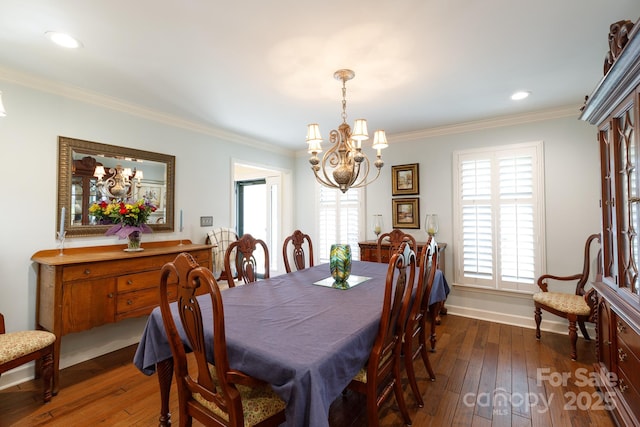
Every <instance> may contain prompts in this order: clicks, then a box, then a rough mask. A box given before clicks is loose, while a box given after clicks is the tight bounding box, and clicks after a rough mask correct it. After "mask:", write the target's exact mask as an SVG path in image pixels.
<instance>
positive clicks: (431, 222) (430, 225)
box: [424, 214, 438, 236]
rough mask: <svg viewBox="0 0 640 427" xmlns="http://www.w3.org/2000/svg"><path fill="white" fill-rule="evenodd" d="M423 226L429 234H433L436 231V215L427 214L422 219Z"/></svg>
mask: <svg viewBox="0 0 640 427" xmlns="http://www.w3.org/2000/svg"><path fill="white" fill-rule="evenodd" d="M424 228H425V230H426V231H427V234H428V235H429V236H435V235H436V234H437V233H438V215H437V214H427V216H426V218H425V219H424Z"/></svg>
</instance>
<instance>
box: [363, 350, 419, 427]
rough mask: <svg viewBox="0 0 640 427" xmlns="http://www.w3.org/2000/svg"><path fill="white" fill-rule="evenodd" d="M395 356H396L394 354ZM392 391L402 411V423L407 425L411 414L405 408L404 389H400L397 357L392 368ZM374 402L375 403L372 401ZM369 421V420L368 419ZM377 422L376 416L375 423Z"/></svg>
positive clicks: (400, 379)
mask: <svg viewBox="0 0 640 427" xmlns="http://www.w3.org/2000/svg"><path fill="white" fill-rule="evenodd" d="M396 357H397V356H396ZM393 376H394V377H395V378H394V381H393V391H394V393H395V395H396V401H397V402H398V406H399V407H400V412H401V413H402V418H403V419H404V423H405V425H407V426H410V425H411V416H410V415H409V409H408V408H407V403H406V402H405V400H404V391H403V390H402V382H401V381H402V378H401V376H400V360H399V359H397V360H396V363H395V366H394V368H393ZM374 404H375V403H374ZM369 422H371V420H369ZM377 422H378V420H377V418H376V423H377Z"/></svg>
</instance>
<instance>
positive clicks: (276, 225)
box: [233, 163, 291, 276]
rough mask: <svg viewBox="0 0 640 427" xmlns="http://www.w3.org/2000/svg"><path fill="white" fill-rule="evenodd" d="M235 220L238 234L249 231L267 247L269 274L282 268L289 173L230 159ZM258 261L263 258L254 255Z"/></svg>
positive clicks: (288, 216)
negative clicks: (232, 171) (232, 165)
mask: <svg viewBox="0 0 640 427" xmlns="http://www.w3.org/2000/svg"><path fill="white" fill-rule="evenodd" d="M233 170H234V176H233V181H234V186H235V188H234V190H235V191H234V195H235V209H234V210H235V212H234V216H235V220H236V221H235V222H236V228H237V231H238V235H243V234H246V233H249V234H251V235H252V236H253V237H255V238H257V239H262V240H264V241H265V243H266V244H267V247H268V248H269V263H270V268H269V270H270V275H272V276H273V275H277V274H281V273H283V272H284V262H283V260H282V254H281V252H282V251H281V245H282V241H283V240H282V239H283V237H282V230H283V229H288V228H290V224H291V221H290V218H291V216H290V214H289V213H287V212H289V211H290V207H289V208H287V206H288V204H287V202H286V200H287V196H286V194H287V193H286V191H287V190H286V188H287V187H288V186H287V184H286V182H288V180H289V176H290V174H287V173H286V172H283V171H279V170H274V169H268V168H265V167H261V166H255V165H247V164H244V163H234V168H233ZM256 261H257V262H258V265H262V264H263V263H264V260H261V259H256Z"/></svg>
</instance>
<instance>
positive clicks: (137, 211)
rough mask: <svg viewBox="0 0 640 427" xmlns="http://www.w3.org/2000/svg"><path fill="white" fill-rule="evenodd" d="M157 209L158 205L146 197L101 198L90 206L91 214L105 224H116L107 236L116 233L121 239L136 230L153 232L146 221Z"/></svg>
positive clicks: (108, 231)
mask: <svg viewBox="0 0 640 427" xmlns="http://www.w3.org/2000/svg"><path fill="white" fill-rule="evenodd" d="M156 209H157V208H156V206H154V205H153V204H151V203H150V202H149V201H148V200H145V199H140V200H137V201H122V200H111V201H107V200H101V201H99V202H96V203H94V204H92V205H91V206H90V207H89V215H91V216H93V217H95V218H96V219H97V220H98V221H100V222H101V223H103V224H114V226H113V227H111V228H109V230H107V232H106V233H105V234H106V235H107V236H111V235H114V234H115V235H117V236H118V237H119V238H121V239H126V238H127V237H129V235H130V234H131V233H133V232H134V231H137V232H141V233H151V228H150V227H149V226H148V225H147V224H146V223H147V221H148V220H149V215H151V214H152V213H153V212H155V211H156Z"/></svg>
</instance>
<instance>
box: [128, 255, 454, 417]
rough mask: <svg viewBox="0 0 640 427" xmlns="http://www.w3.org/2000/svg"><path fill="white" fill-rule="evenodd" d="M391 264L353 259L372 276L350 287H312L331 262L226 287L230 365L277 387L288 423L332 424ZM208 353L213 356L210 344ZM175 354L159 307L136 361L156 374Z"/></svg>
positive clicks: (206, 305)
mask: <svg viewBox="0 0 640 427" xmlns="http://www.w3.org/2000/svg"><path fill="white" fill-rule="evenodd" d="M387 267H388V265H387V264H384V263H374V262H361V261H354V262H353V264H352V274H354V275H359V276H367V277H371V279H370V280H368V281H366V282H364V283H362V284H360V285H358V286H355V287H353V288H351V289H348V290H340V289H333V288H327V287H323V286H317V285H313V283H314V282H317V281H319V280H321V279H324V278H326V277H327V276H329V275H330V272H329V266H328V265H327V264H323V265H319V266H315V267H311V268H308V269H305V270H301V271H297V272H293V273H290V274H285V275H281V276H277V277H273V278H270V279H268V280H265V281H260V282H258V283H256V284H252V285H245V286H239V287H235V288H230V289H227V290H225V291H223V292H222V295H223V303H224V309H225V326H226V338H227V348H228V354H229V362H230V365H231V367H232V368H234V369H239V370H241V371H243V372H246V373H247V374H249V375H252V376H254V377H256V378H260V379H262V380H265V381H267V382H269V383H270V384H271V385H272V387H273V389H274V390H275V392H276V393H278V395H280V396H281V397H282V398H283V399H284V400H285V401H286V402H287V408H286V417H287V422H286V425H287V426H298V427H306V426H311V427H327V426H328V425H329V424H328V413H329V407H330V405H331V403H332V402H333V401H334V400H335V399H336V397H338V396H339V395H340V393H341V392H342V390H343V389H344V388H345V387H346V386H347V384H349V382H350V381H351V379H352V378H353V376H354V375H355V374H356V373H357V372H358V370H359V369H360V368H361V367H362V366H364V364H365V363H366V361H367V359H368V357H369V353H370V351H371V347H372V346H373V341H374V340H375V336H376V333H377V330H378V325H379V319H380V313H381V309H382V299H383V296H384V280H385V276H386V271H387ZM439 277H440V279H438V280H436V281H435V282H434V287H433V290H432V299H431V301H432V302H436V301H440V300H444V299H445V298H446V295H447V294H448V290H449V289H448V285H447V284H446V280H444V276H443V275H442V274H441V273H440V275H439ZM200 298H201V308H202V309H203V317H204V318H205V319H206V318H207V317H210V316H211V308H210V300H208V297H207V300H205V299H204V298H202V297H200ZM434 298H436V299H434ZM437 298H441V299H437ZM205 301H206V302H205ZM176 316H177V315H176ZM176 323H177V324H178V327H180V326H179V321H177V322H176ZM205 329H206V330H205V333H208V335H209V336H208V342H210V343H213V339H212V330H211V325H210V324H206V323H205ZM209 353H210V357H211V355H212V354H213V353H212V350H210V351H209ZM170 357H171V349H170V347H169V344H168V342H167V339H166V335H165V333H164V327H163V324H162V316H161V314H160V310H159V309H158V308H156V309H155V310H154V311H153V312H152V313H151V316H150V317H149V320H148V322H147V326H146V328H145V330H144V332H143V335H142V338H141V340H140V344H139V346H138V349H137V351H136V354H135V357H134V364H135V365H136V366H137V367H138V369H140V370H141V371H142V372H144V373H145V374H147V375H151V374H152V373H153V372H155V364H156V363H158V362H160V361H163V360H166V359H168V358H170ZM211 359H212V357H211Z"/></svg>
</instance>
